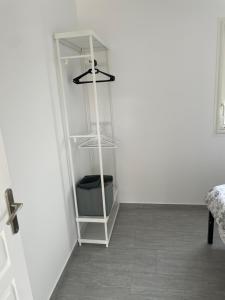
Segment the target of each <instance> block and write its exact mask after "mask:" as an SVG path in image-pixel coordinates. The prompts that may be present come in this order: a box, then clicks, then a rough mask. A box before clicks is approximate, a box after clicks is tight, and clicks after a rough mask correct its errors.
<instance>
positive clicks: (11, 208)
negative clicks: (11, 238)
mask: <svg viewBox="0 0 225 300" xmlns="http://www.w3.org/2000/svg"><path fill="white" fill-rule="evenodd" d="M5 198H6V203H7V207H8V213H9V219H8V220H7V222H6V224H7V225H11V228H12V232H13V234H16V233H17V232H18V231H19V223H18V219H17V213H18V211H19V210H20V209H21V208H22V206H23V204H22V203H15V202H14V197H13V191H12V190H11V189H7V190H6V191H5Z"/></svg>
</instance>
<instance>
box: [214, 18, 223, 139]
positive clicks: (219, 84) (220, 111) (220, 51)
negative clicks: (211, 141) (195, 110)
mask: <svg viewBox="0 0 225 300" xmlns="http://www.w3.org/2000/svg"><path fill="white" fill-rule="evenodd" d="M218 27H219V28H218V29H219V31H218V56H217V87H216V88H217V91H216V100H217V102H216V103H217V110H216V112H217V113H216V129H217V133H225V19H221V20H220V21H219V26H218Z"/></svg>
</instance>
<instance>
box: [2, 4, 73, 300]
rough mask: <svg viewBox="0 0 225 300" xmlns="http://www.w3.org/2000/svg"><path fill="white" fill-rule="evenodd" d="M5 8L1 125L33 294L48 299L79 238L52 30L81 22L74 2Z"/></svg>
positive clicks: (4, 5) (70, 27)
mask: <svg viewBox="0 0 225 300" xmlns="http://www.w3.org/2000/svg"><path fill="white" fill-rule="evenodd" d="M0 12H1V13H0V28H1V29H0V31H1V47H0V82H1V83H0V84H1V88H0V127H1V129H2V131H3V135H4V141H5V144H6V150H7V155H8V160H9V167H10V173H11V177H12V181H13V188H14V193H15V197H16V200H17V201H19V202H20V201H21V202H23V203H24V208H23V210H22V211H21V212H20V217H19V222H20V227H21V234H22V239H23V242H24V248H25V249H24V250H25V256H26V259H27V264H28V270H29V275H30V279H31V285H32V289H33V293H34V299H35V300H47V299H49V296H50V294H51V292H52V290H53V288H54V286H55V284H56V281H57V279H58V276H60V273H61V271H62V269H63V267H64V264H65V262H66V259H67V258H68V256H69V254H70V252H71V250H72V248H73V246H74V244H75V241H76V232H75V224H74V216H73V203H72V199H71V190H70V189H69V186H68V182H66V180H65V181H63V180H62V176H61V173H60V171H64V172H65V169H63V170H62V169H61V167H60V160H59V157H60V158H61V159H64V158H65V148H64V141H63V138H62V131H61V127H60V123H59V120H57V124H55V121H54V115H53V110H52V108H53V103H54V102H57V95H58V91H57V85H56V72H55V66H54V51H53V40H52V34H53V32H56V31H66V30H71V29H73V28H75V17H76V15H75V4H74V1H73V0H66V1H65V0H54V1H53V0H48V1H44V0H43V1H33V0H29V1H28V0H21V1H15V0H7V1H6V0H2V1H1V4H0ZM55 125H56V126H57V135H58V137H59V139H60V142H59V144H57V142H56V140H57V139H56V131H55ZM63 187H64V189H63ZM24 300H25V299H24Z"/></svg>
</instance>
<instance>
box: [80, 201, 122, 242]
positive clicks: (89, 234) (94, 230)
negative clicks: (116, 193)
mask: <svg viewBox="0 0 225 300" xmlns="http://www.w3.org/2000/svg"><path fill="white" fill-rule="evenodd" d="M118 210H119V202H118V201H115V202H114V204H113V207H112V210H111V212H110V215H109V217H108V219H107V222H106V226H107V233H108V240H107V239H106V237H105V224H104V223H93V222H90V223H83V226H82V228H81V239H80V240H79V244H80V245H81V244H82V243H87V244H103V245H106V246H108V244H109V241H110V238H111V235H112V232H113V227H114V224H115V220H116V216H117V213H118Z"/></svg>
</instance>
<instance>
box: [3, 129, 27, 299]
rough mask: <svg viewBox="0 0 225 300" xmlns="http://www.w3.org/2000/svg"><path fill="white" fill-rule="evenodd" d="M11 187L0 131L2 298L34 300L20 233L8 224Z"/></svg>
mask: <svg viewBox="0 0 225 300" xmlns="http://www.w3.org/2000/svg"><path fill="white" fill-rule="evenodd" d="M10 187H11V185H10V177H9V173H8V167H7V161H6V156H5V152H4V146H3V140H2V135H1V131H0V300H33V296H32V293H31V288H30V283H29V279H28V274H27V269H26V263H25V259H24V253H23V247H22V243H21V238H20V233H19V232H18V233H16V234H13V232H12V228H11V225H7V224H6V223H7V221H8V220H9V217H10V216H9V213H8V208H7V204H6V194H5V193H6V190H7V189H10ZM8 191H9V190H8ZM15 202H16V200H15ZM14 209H15V208H14ZM14 209H13V210H12V211H14ZM15 221H16V219H14V222H15ZM16 231H17V230H16Z"/></svg>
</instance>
